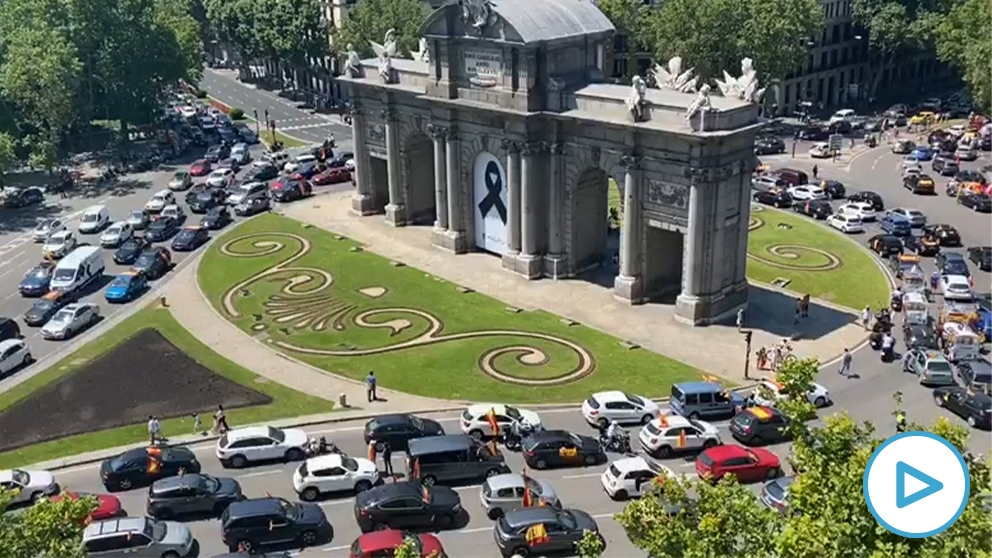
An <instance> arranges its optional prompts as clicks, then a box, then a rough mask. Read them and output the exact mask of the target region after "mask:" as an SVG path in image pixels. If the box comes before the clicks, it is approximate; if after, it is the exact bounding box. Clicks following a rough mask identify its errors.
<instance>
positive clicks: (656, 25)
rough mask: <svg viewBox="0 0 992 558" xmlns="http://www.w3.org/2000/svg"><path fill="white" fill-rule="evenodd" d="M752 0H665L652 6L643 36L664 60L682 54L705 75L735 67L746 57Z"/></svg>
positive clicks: (687, 62)
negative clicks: (750, 3)
mask: <svg viewBox="0 0 992 558" xmlns="http://www.w3.org/2000/svg"><path fill="white" fill-rule="evenodd" d="M749 12H750V7H749V0H666V1H665V2H664V3H662V4H661V7H660V8H658V9H654V10H650V11H649V16H648V19H647V22H646V23H645V30H644V37H645V42H646V43H648V44H647V45H646V46H649V47H650V50H651V52H652V53H653V54H654V57H655V59H656V60H658V61H659V62H663V61H665V60H668V59H669V58H672V57H673V56H681V57H682V58H683V60H685V62H686V64H687V66H685V67H686V68H688V67H695V68H696V73H697V74H698V75H699V76H700V77H702V78H703V79H709V78H712V77H718V76H721V75H722V72H723V70H729V69H736V68H738V67H739V66H740V60H741V58H743V57H744V54H743V53H744V48H743V47H744V39H743V31H744V26H743V25H742V23H743V22H746V21H748V16H749Z"/></svg>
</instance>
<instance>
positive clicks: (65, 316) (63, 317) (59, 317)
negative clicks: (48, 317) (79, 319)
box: [52, 310, 72, 323]
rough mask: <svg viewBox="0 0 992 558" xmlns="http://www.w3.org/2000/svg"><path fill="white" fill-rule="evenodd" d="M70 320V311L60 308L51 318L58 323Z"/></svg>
mask: <svg viewBox="0 0 992 558" xmlns="http://www.w3.org/2000/svg"><path fill="white" fill-rule="evenodd" d="M71 320H72V312H70V311H68V310H61V311H59V313H58V314H55V317H54V318H52V321H53V322H58V323H63V322H68V321H71Z"/></svg>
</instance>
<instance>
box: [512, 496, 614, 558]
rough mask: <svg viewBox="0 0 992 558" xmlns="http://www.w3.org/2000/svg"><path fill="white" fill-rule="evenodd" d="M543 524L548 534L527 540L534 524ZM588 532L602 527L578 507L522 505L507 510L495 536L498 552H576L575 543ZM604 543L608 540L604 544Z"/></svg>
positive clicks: (536, 554) (570, 553)
mask: <svg viewBox="0 0 992 558" xmlns="http://www.w3.org/2000/svg"><path fill="white" fill-rule="evenodd" d="M538 525H540V526H542V527H543V528H544V531H545V532H546V533H547V536H546V537H542V538H541V539H538V540H527V539H528V536H527V534H528V533H529V532H531V531H530V529H531V528H532V527H536V526H538ZM586 531H589V532H591V533H593V534H594V535H597V536H599V538H600V541H603V538H602V535H600V534H599V526H598V525H596V520H595V519H593V517H592V516H591V515H589V514H588V513H586V512H584V511H582V510H577V509H561V510H559V509H556V508H552V507H551V506H536V507H529V508H521V509H517V510H513V511H511V512H508V513H507V514H506V515H504V516H503V517H501V518H500V519H499V521H497V522H496V529H495V533H494V537H495V539H496V546H498V547H499V553H500V555H501V556H503V557H504V558H510V557H511V556H546V555H548V554H552V555H555V556H558V555H566V556H574V555H575V545H576V543H577V542H579V541H580V540H581V539H582V537H584V536H585V533H586ZM604 546H605V543H604Z"/></svg>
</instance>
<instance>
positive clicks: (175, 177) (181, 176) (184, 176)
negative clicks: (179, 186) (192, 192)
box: [172, 172, 186, 180]
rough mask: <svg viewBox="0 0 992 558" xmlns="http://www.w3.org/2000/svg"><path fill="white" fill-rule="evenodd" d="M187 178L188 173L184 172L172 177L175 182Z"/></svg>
mask: <svg viewBox="0 0 992 558" xmlns="http://www.w3.org/2000/svg"><path fill="white" fill-rule="evenodd" d="M185 178H186V173H184V172H177V173H176V174H173V175H172V179H173V180H183V179H185Z"/></svg>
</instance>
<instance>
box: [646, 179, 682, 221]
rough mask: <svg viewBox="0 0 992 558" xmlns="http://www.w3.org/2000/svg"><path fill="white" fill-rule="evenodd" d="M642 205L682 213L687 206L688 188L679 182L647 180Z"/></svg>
mask: <svg viewBox="0 0 992 558" xmlns="http://www.w3.org/2000/svg"><path fill="white" fill-rule="evenodd" d="M644 205H645V206H648V207H650V209H654V210H656V211H662V212H664V213H672V212H673V210H677V211H675V212H677V213H682V212H683V211H685V210H686V209H687V208H688V207H689V189H688V188H687V187H685V186H682V185H680V184H668V183H665V182H660V181H658V180H648V181H647V188H645V192H644Z"/></svg>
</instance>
